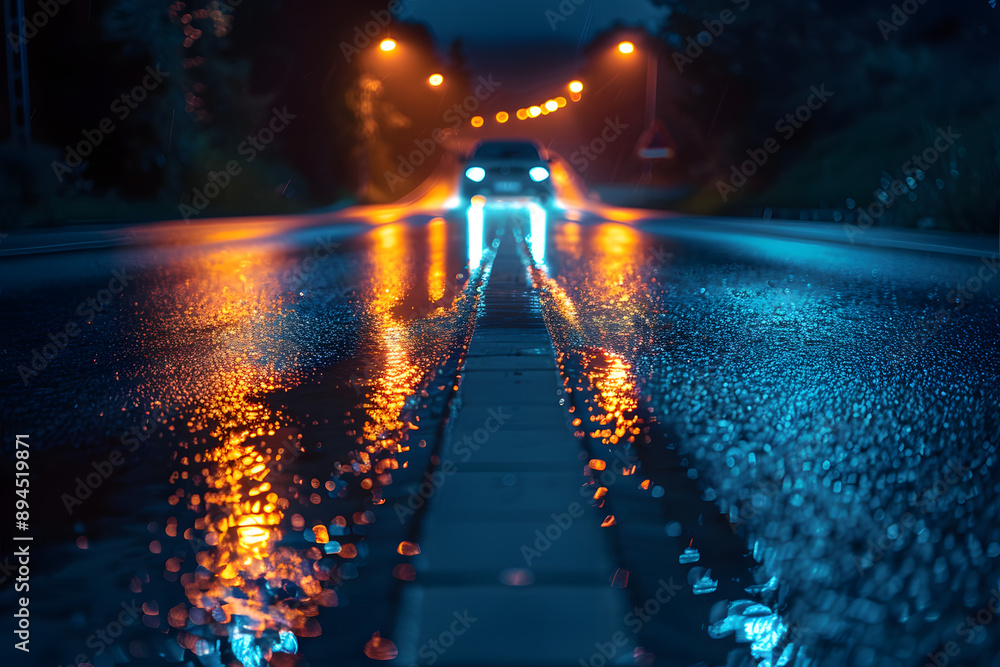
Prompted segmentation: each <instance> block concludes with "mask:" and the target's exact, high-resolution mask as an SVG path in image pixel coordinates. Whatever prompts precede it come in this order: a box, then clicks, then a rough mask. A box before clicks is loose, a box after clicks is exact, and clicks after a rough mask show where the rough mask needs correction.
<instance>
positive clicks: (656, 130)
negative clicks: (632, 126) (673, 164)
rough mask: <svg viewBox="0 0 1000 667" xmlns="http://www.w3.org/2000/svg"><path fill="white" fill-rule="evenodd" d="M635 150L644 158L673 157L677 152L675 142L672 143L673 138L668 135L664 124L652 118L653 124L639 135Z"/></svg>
mask: <svg viewBox="0 0 1000 667" xmlns="http://www.w3.org/2000/svg"><path fill="white" fill-rule="evenodd" d="M635 150H636V153H637V154H638V155H639V157H640V158H642V159H644V160H657V159H663V158H670V157H673V156H674V154H675V153H676V152H677V144H675V143H674V138H673V137H672V136H670V133H669V132H668V131H667V128H666V126H664V125H663V123H661V122H660V121H659V120H654V121H653V124H652V125H650V126H649V127H648V128H646V129H645V130H644V131H643V133H642V135H640V136H639V142H638V143H637V144H636V146H635Z"/></svg>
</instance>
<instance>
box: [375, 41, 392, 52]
mask: <svg viewBox="0 0 1000 667" xmlns="http://www.w3.org/2000/svg"><path fill="white" fill-rule="evenodd" d="M378 48H380V49H382V50H383V51H392V50H393V49H395V48H396V40H394V39H383V40H382V43H381V44H379V45H378Z"/></svg>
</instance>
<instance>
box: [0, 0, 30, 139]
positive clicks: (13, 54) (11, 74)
mask: <svg viewBox="0 0 1000 667" xmlns="http://www.w3.org/2000/svg"><path fill="white" fill-rule="evenodd" d="M3 10H4V11H3V23H4V42H5V43H6V45H7V102H8V104H9V109H10V112H9V113H10V140H11V143H13V145H14V146H17V147H19V148H25V147H27V146H28V144H29V143H31V115H30V113H29V109H30V104H29V103H28V53H27V47H28V43H27V40H26V39H25V35H24V0H3Z"/></svg>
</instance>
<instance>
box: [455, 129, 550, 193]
mask: <svg viewBox="0 0 1000 667" xmlns="http://www.w3.org/2000/svg"><path fill="white" fill-rule="evenodd" d="M551 163H552V158H551V157H550V156H549V154H548V152H547V151H546V150H545V148H543V147H542V146H541V145H540V144H538V143H537V142H535V141H531V140H527V139H516V140H514V139H507V140H502V141H501V140H483V141H480V142H479V143H478V144H476V147H475V148H474V149H473V151H472V154H471V155H470V156H469V158H468V160H467V161H466V164H465V171H464V172H463V173H462V185H461V196H462V199H463V201H467V202H468V201H471V200H472V198H473V197H475V196H477V195H481V196H483V197H486V200H487V201H489V200H491V199H494V200H496V199H500V200H503V199H524V198H530V199H534V200H537V201H538V202H539V203H541V204H546V203H548V202H549V201H551V200H552V198H553V197H554V196H555V191H554V190H553V187H552V170H551V168H550V165H551Z"/></svg>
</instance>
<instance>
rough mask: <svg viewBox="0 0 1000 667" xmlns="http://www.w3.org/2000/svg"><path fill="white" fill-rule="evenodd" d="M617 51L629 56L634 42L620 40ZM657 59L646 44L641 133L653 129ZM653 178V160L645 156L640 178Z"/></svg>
mask: <svg viewBox="0 0 1000 667" xmlns="http://www.w3.org/2000/svg"><path fill="white" fill-rule="evenodd" d="M618 51H619V52H620V53H622V54H624V55H626V56H630V55H631V54H632V53H634V52H635V44H633V43H632V42H630V41H627V40H626V41H622V42H620V43H619V44H618ZM658 64H659V63H658V60H657V57H656V53H655V51H654V50H653V49H652V48H650V47H649V46H648V45H647V47H646V109H645V127H644V132H643V134H644V135H645V134H646V133H650V132H652V131H653V125H654V123H655V122H656V82H657V75H658V72H657V68H658ZM652 179H653V162H652V160H651V159H650V158H646V163H645V165H643V168H642V180H643V181H644V182H646V183H649V182H652Z"/></svg>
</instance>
